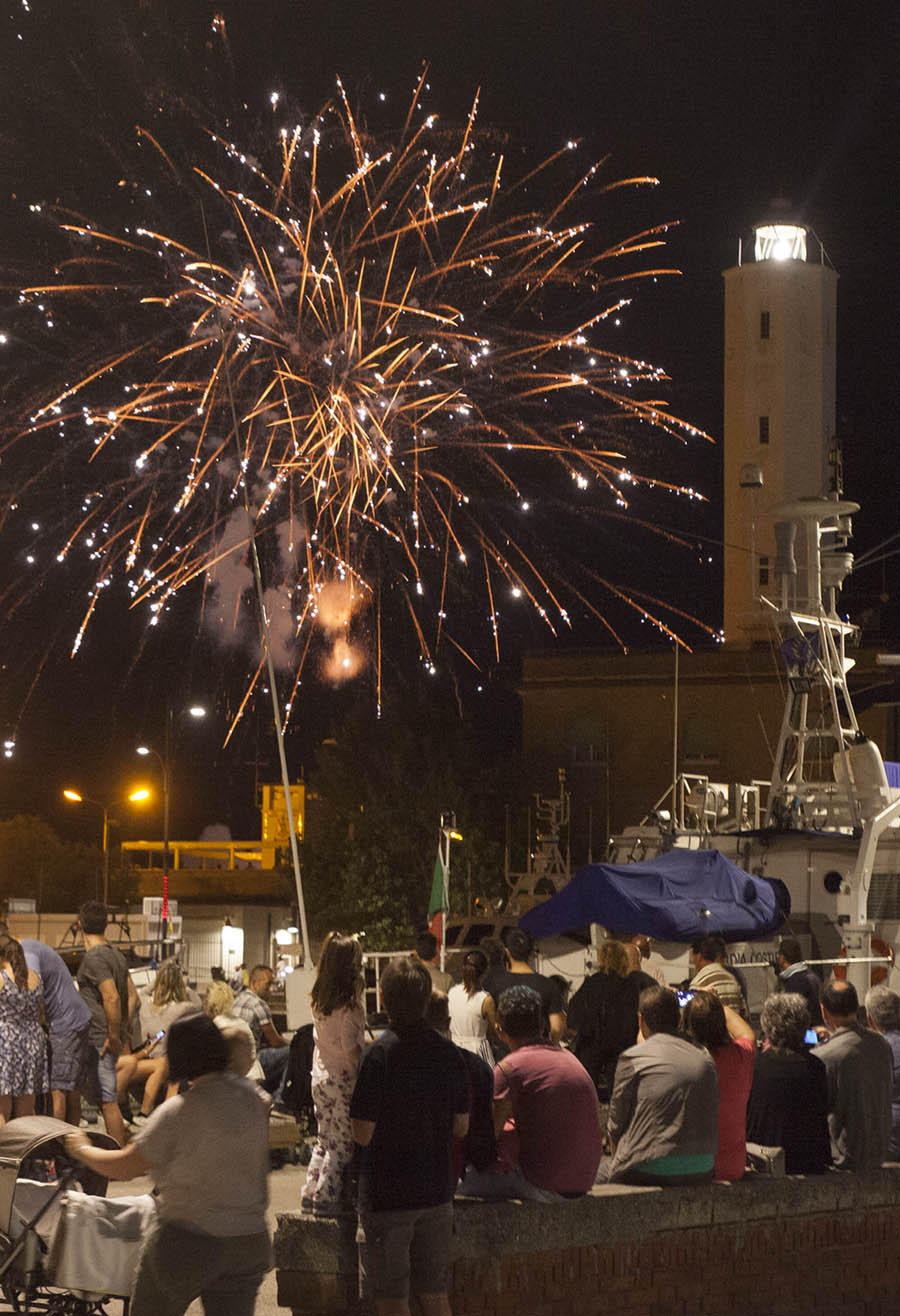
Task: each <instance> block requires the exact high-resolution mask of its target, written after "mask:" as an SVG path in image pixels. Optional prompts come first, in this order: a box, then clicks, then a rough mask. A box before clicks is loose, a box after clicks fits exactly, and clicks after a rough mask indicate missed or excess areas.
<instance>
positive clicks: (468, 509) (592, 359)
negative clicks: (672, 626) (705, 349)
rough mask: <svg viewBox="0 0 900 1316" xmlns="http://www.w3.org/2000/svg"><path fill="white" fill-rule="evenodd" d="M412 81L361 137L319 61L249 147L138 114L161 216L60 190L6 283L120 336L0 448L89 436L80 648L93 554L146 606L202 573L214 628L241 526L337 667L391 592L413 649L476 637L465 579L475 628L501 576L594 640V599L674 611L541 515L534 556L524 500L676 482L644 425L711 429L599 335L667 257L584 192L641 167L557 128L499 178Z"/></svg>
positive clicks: (62, 445) (270, 580)
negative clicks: (180, 137)
mask: <svg viewBox="0 0 900 1316" xmlns="http://www.w3.org/2000/svg"><path fill="white" fill-rule="evenodd" d="M423 94H424V83H423V82H420V83H419V85H418V87H417V88H416V90H415V94H414V96H413V98H412V103H411V105H410V108H409V112H408V114H407V116H406V120H405V123H404V125H403V128H402V130H401V131H400V132H399V134H395V135H394V136H393V138H391V139H385V138H382V137H381V136H378V135H375V134H371V133H369V132H368V131H366V130H364V129H363V128H361V127H360V126H359V125H358V124H357V121H356V119H355V117H354V114H353V112H352V111H351V109H350V106H349V103H348V101H347V99H346V97H345V96H344V93H343V89H342V88H341V87H340V84H339V95H338V97H337V98H336V100H335V102H334V103H332V104H330V105H328V106H326V107H325V108H324V109H323V110H322V111H321V112H320V113H319V114H318V115H317V116H316V117H315V118H314V119H312V120H307V121H305V122H302V123H298V124H296V125H290V126H284V127H280V126H279V127H274V128H273V130H272V134H271V136H272V137H273V138H274V141H270V143H269V146H268V147H267V148H266V151H265V152H264V151H262V150H261V151H259V152H258V153H257V154H256V155H251V154H249V153H248V152H247V151H246V150H243V149H242V148H241V147H240V146H239V145H237V144H236V143H235V142H234V141H232V140H230V139H228V138H226V137H224V136H221V135H216V134H213V133H210V134H209V135H208V140H209V152H208V154H209V159H210V162H209V163H206V162H205V161H204V163H203V165H202V166H201V165H200V164H199V163H195V164H194V166H193V167H192V169H190V170H186V171H182V170H181V169H180V168H179V167H177V166H176V165H175V164H174V163H173V161H172V159H171V158H170V156H169V155H168V154H167V153H166V151H165V150H164V148H163V145H162V143H161V141H160V140H159V134H158V133H157V135H156V136H155V137H154V136H151V135H150V134H149V133H147V132H144V133H143V134H142V135H141V142H142V148H143V150H144V151H145V152H146V153H148V154H152V156H153V159H154V161H155V162H156V165H158V172H159V175H160V182H159V184H158V186H157V187H155V188H150V187H149V186H148V187H143V186H142V187H141V188H137V186H136V185H134V184H129V185H128V186H131V187H132V188H133V191H134V193H135V195H137V196H139V195H140V193H141V192H142V191H146V192H147V193H148V195H149V193H150V192H151V191H154V192H155V194H156V197H157V201H158V199H159V197H160V196H162V195H165V196H166V197H167V198H169V200H168V202H167V205H166V208H165V213H166V215H167V216H168V217H169V218H168V219H167V220H165V221H157V222H153V221H151V220H150V219H149V218H148V219H146V220H145V221H144V222H142V223H141V224H139V225H129V226H124V227H122V228H115V229H114V228H113V227H111V226H110V227H107V228H103V227H98V226H96V225H95V224H93V223H88V222H85V221H83V220H80V219H76V218H73V217H72V216H70V215H66V216H56V217H55V218H56V219H57V220H58V221H59V222H60V225H61V227H62V229H63V231H64V232H65V233H66V234H68V241H69V242H70V244H71V247H70V254H69V258H68V260H67V261H65V262H63V263H61V265H60V266H59V269H58V277H56V278H55V279H54V280H53V281H45V282H43V283H42V284H41V285H40V286H31V287H29V288H27V289H25V290H24V291H23V293H22V300H23V301H24V302H26V303H32V304H40V306H41V307H42V308H45V309H44V313H45V314H52V313H53V312H52V311H48V310H46V308H47V307H53V306H55V307H58V306H59V304H60V303H61V302H63V301H64V300H67V301H68V302H69V303H71V305H70V306H69V308H68V311H69V316H70V318H71V316H72V313H73V311H74V312H76V318H77V313H78V311H79V309H80V311H81V312H83V313H85V315H87V314H90V315H92V316H94V317H96V316H97V315H98V314H99V315H100V317H101V319H100V321H99V324H100V326H101V330H102V332H103V336H104V339H105V341H106V342H107V344H108V343H109V342H110V341H113V342H114V343H115V347H114V349H112V350H110V349H109V348H107V350H106V351H105V352H104V353H103V354H102V355H95V357H94V359H92V360H91V362H90V364H89V365H86V366H84V368H82V369H80V370H79V371H78V372H77V373H74V372H73V374H72V376H71V382H68V381H67V382H66V385H65V387H62V388H60V389H59V390H58V391H57V392H56V394H55V395H54V396H53V397H51V398H49V399H48V400H46V401H44V402H43V403H42V404H41V405H40V406H39V407H37V408H36V409H33V410H32V411H31V414H30V415H29V416H28V418H27V423H25V424H23V425H22V426H21V427H20V429H19V432H18V433H17V434H16V435H15V436H14V437H12V438H10V439H9V440H8V441H7V443H6V447H7V448H9V447H11V446H12V445H14V444H15V445H19V447H20V449H22V450H24V452H25V456H26V459H32V458H33V460H34V462H35V472H37V471H38V470H40V471H44V470H46V469H47V468H48V467H50V466H52V463H53V461H55V460H60V459H61V458H62V456H63V455H64V456H65V460H66V464H67V469H68V470H69V472H71V470H72V468H73V462H76V461H80V462H82V463H83V464H84V470H85V474H86V477H87V478H86V481H85V488H86V490H87V492H86V494H85V496H84V499H83V501H82V502H81V504H80V507H79V509H78V513H77V516H74V517H73V519H72V523H71V524H70V525H69V526H68V527H67V530H66V533H65V534H64V536H63V537H62V541H61V543H60V545H59V549H58V557H59V560H64V559H66V558H67V557H70V556H72V555H75V554H86V555H87V557H88V559H89V561H90V562H91V563H92V574H93V585H92V587H91V589H90V593H89V598H88V601H87V605H86V607H85V610H84V614H83V616H82V619H81V623H80V626H79V628H78V632H77V635H76V637H75V646H74V647H75V648H76V649H77V647H78V644H79V643H80V640H81V637H82V636H83V634H84V630H85V627H86V626H87V625H88V623H89V622H90V619H91V617H92V615H93V614H94V613H95V611H96V608H97V606H98V601H99V599H100V597H101V595H102V593H103V591H104V589H106V587H107V586H109V585H110V584H111V583H113V582H115V581H124V583H125V585H126V586H127V589H128V592H129V595H130V599H131V602H132V604H133V606H144V607H147V608H149V609H150V610H151V620H152V622H153V623H155V622H156V621H157V620H159V619H160V618H161V617H162V615H163V614H164V612H165V610H166V608H167V607H168V606H169V603H170V601H171V599H172V596H173V595H174V594H175V593H176V592H177V591H179V590H182V589H184V588H185V587H187V586H189V585H191V583H192V582H194V583H196V584H197V585H201V584H202V587H203V590H204V597H205V602H204V608H205V609H206V611H207V613H208V614H209V615H210V617H212V618H213V619H215V620H216V621H217V622H218V623H219V624H220V625H222V626H223V627H226V628H227V627H229V626H231V627H234V625H235V618H236V617H237V616H238V615H239V613H240V609H241V606H242V604H241V599H242V596H243V594H244V591H245V588H246V586H247V585H248V584H249V583H250V582H249V578H245V576H246V577H249V568H248V567H247V565H246V563H247V560H248V547H249V546H250V544H251V540H252V541H255V543H256V544H257V545H258V546H259V549H260V552H261V554H262V558H263V563H264V574H265V576H266V607H267V612H268V615H269V622H270V624H271V626H272V627H273V630H274V631H275V632H277V635H279V636H281V639H280V640H278V644H279V650H280V662H281V665H282V666H288V665H290V666H292V667H293V670H294V671H295V672H297V673H299V670H300V668H301V667H302V663H303V660H304V658H305V656H306V654H307V652H308V649H309V644H310V638H311V637H312V636H313V634H318V635H319V636H320V637H327V638H326V643H327V645H329V646H331V647H330V653H329V656H328V661H329V671H330V674H331V675H332V676H333V677H335V678H339V677H341V676H350V675H353V674H355V673H356V672H357V671H358V670H359V668H360V665H361V663H362V661H363V652H362V651H361V648H360V646H361V645H362V646H363V648H364V650H365V655H366V660H367V661H368V660H369V659H372V660H373V661H374V663H375V665H376V669H377V671H378V672H379V673H380V665H381V647H382V646H381V636H382V632H383V625H382V621H383V619H384V618H387V617H390V618H391V619H392V620H393V619H394V618H395V617H396V616H397V612H398V607H399V608H400V609H401V610H402V611H403V612H404V613H405V614H406V615H407V616H408V618H409V620H410V621H411V623H412V626H413V629H414V634H415V639H416V644H417V646H418V651H419V653H420V656H421V658H422V660H423V662H425V663H426V664H427V665H429V666H433V664H434V663H435V661H436V656H437V655H438V653H439V652H440V651H441V650H442V648H443V647H445V646H447V645H449V646H450V647H451V649H452V650H453V651H458V652H460V653H462V654H464V655H465V657H466V658H468V659H469V660H470V661H471V662H472V663H474V664H476V665H477V664H478V662H479V661H480V657H479V651H480V647H481V646H480V644H479V639H478V635H477V631H478V627H477V626H475V625H474V624H473V600H475V599H477V600H479V602H478V603H477V604H475V605H474V606H475V610H476V613H477V618H478V619H479V620H480V619H481V618H484V622H485V626H484V628H483V633H484V634H485V635H486V636H487V638H488V640H489V648H490V650H493V653H494V654H495V655H499V643H500V619H501V613H502V612H503V611H504V609H507V608H508V607H511V606H514V604H513V601H515V600H521V601H522V602H525V603H527V604H529V605H530V607H531V608H532V609H533V610H534V611H535V612H536V614H537V615H538V616H539V618H540V619H541V621H542V622H543V623H545V624H546V626H547V627H548V628H549V630H550V631H551V632H553V633H554V634H556V633H557V632H558V631H559V630H560V629H561V628H565V627H568V626H570V625H571V617H572V615H573V611H575V610H577V612H578V615H580V616H583V615H585V614H590V615H592V616H594V617H595V618H598V619H600V620H601V621H602V622H603V623H604V624H605V625H606V626H607V627H608V628H609V630H610V632H611V633H612V634H614V635H616V638H617V639H618V634H617V633H616V630H615V627H614V623H613V622H612V621H610V619H609V617H608V615H607V612H608V604H609V601H610V600H611V599H615V600H617V602H618V604H619V605H621V604H623V603H624V604H625V605H627V606H628V607H630V608H632V609H634V610H635V611H636V612H637V613H638V614H639V615H640V616H642V617H643V618H645V619H648V620H651V621H653V622H654V623H655V624H657V625H659V626H660V627H661V628H662V629H664V630H666V631H667V632H668V633H669V634H671V633H672V632H671V631H669V628H668V625H667V622H666V620H665V618H666V616H669V617H672V616H674V615H676V611H677V610H675V609H674V608H671V607H669V606H668V605H667V604H666V603H665V602H664V601H662V600H659V599H654V598H652V596H650V595H647V594H639V593H638V592H636V591H634V590H629V588H628V587H627V586H626V585H625V584H623V583H622V582H616V581H613V580H610V579H607V578H606V577H605V576H604V575H602V574H600V573H598V572H597V571H596V569H595V568H593V567H590V569H588V570H584V571H579V570H578V569H577V568H576V567H575V566H574V565H573V563H574V560H575V557H574V556H573V555H572V554H571V553H570V552H568V550H566V551H563V549H562V548H561V547H560V544H559V543H554V544H553V546H552V558H553V562H554V565H553V566H552V567H551V566H550V565H548V559H549V557H550V556H551V553H550V545H549V544H548V543H547V542H546V540H545V539H544V538H543V536H542V533H541V532H540V531H537V530H535V529H532V528H530V526H529V512H530V511H531V508H532V504H533V501H534V499H535V496H536V495H537V496H538V497H539V496H540V495H541V494H544V495H551V494H552V496H553V497H554V498H555V499H556V500H557V505H558V506H559V507H561V508H563V509H564V508H565V505H566V504H567V503H568V504H569V505H572V504H577V505H580V506H584V505H585V504H590V505H591V506H592V510H593V511H594V512H596V513H598V514H600V515H608V516H613V517H621V518H623V519H626V520H627V519H628V517H629V516H631V515H632V513H630V511H629V491H632V492H633V491H634V489H635V487H636V486H639V485H645V486H649V487H653V488H656V489H658V490H660V491H661V492H665V491H667V492H669V493H678V494H681V495H686V496H689V497H698V496H699V495H697V494H696V492H695V491H694V490H693V489H689V488H682V487H679V486H676V485H673V484H668V483H666V482H664V481H662V480H660V479H658V478H656V477H654V476H653V475H652V474H651V473H648V472H646V471H644V472H642V471H641V470H640V469H639V465H640V460H641V459H640V452H641V441H642V438H646V437H648V436H649V434H650V432H651V431H652V430H656V431H662V432H665V433H667V434H669V435H672V436H674V437H675V438H677V439H680V440H687V439H690V438H693V437H697V436H698V435H699V436H700V437H702V438H704V439H705V438H706V437H707V436H705V435H700V432H699V431H698V430H697V429H695V428H694V427H693V426H691V425H689V424H687V423H685V422H682V421H679V420H678V419H676V418H674V417H672V416H671V415H670V414H669V413H668V411H667V410H666V407H665V403H664V402H663V401H661V400H660V398H659V396H658V394H659V391H660V390H659V385H660V383H661V381H662V379H663V378H664V376H663V374H662V372H661V371H660V370H659V369H658V368H655V367H653V366H651V365H648V364H647V363H645V362H642V361H637V360H634V359H631V358H627V357H625V356H622V355H620V354H617V353H615V352H612V351H610V350H608V349H604V347H603V346H602V341H603V337H604V328H605V324H606V322H608V321H610V320H612V319H615V318H616V317H617V316H618V315H619V314H620V313H621V312H622V310H623V308H624V307H625V306H626V305H627V303H628V301H629V295H628V291H627V290H628V289H629V288H630V287H631V286H632V285H633V281H634V280H635V279H639V278H647V277H648V276H656V275H658V274H660V273H669V272H671V271H668V270H666V271H663V270H660V269H657V268H648V267H647V265H646V264H641V266H640V268H637V269H636V268H634V266H635V260H634V258H635V257H638V258H639V261H640V262H644V261H645V260H646V255H647V253H650V252H655V251H656V250H657V249H658V248H659V247H660V246H661V245H662V243H663V231H664V228H665V227H666V226H664V225H660V226H659V227H657V228H651V229H648V230H645V231H643V232H641V233H638V234H636V235H634V236H631V237H629V238H628V239H626V240H624V241H617V242H614V243H612V244H609V243H604V242H603V241H602V240H601V238H600V235H599V233H598V227H597V210H598V197H600V196H601V195H602V194H603V193H604V192H606V191H609V190H611V189H612V188H618V187H623V186H626V185H628V186H640V185H648V184H652V183H653V182H655V180H654V179H650V178H632V179H626V180H616V181H614V182H608V181H607V182H604V180H603V175H602V171H601V169H600V167H599V166H597V165H592V166H591V167H590V168H588V169H586V170H584V169H583V170H578V169H575V170H573V168H572V165H573V162H574V161H575V160H576V159H577V154H578V152H577V149H576V143H574V142H569V143H566V144H564V145H563V146H562V147H561V149H560V150H559V151H558V152H557V153H556V154H554V155H552V156H551V157H550V158H549V159H546V160H544V161H542V162H541V163H540V164H539V165H538V166H537V167H536V168H533V169H531V170H529V171H527V172H526V173H525V174H524V176H522V177H519V178H516V179H514V180H510V179H508V178H507V173H508V172H509V171H508V168H507V164H506V161H505V159H504V155H503V154H502V153H501V151H500V149H499V146H498V145H497V143H496V141H495V140H492V139H491V137H490V135H489V134H485V135H484V137H482V136H481V135H480V133H479V131H478V130H477V129H476V124H475V119H476V109H477V99H476V104H475V105H474V106H473V108H472V113H471V115H470V117H469V120H468V122H467V123H466V124H465V126H464V127H463V128H462V130H461V131H459V132H458V133H456V134H451V133H450V132H445V131H443V130H442V128H441V127H440V125H439V124H438V122H437V120H436V118H435V117H434V116H432V115H429V114H427V113H426V112H425V110H424V108H423V104H422V97H423ZM273 103H274V102H273ZM560 174H562V175H564V176H565V179H566V181H565V183H564V184H563V185H562V186H560V184H559V182H558V177H559V175H560ZM146 181H147V180H144V179H142V184H143V183H145V182H146ZM123 185H125V180H123ZM548 197H550V198H551V199H550V200H549V201H548V200H547V198H548ZM148 205H149V203H148ZM172 216H176V217H178V223H177V224H173V222H172V219H171V217H172ZM179 225H180V227H179ZM88 308H90V309H89V311H88ZM94 323H95V324H96V323H98V322H97V321H96V319H95V320H94ZM21 492H22V489H21V488H20V489H19V494H18V495H17V498H16V502H18V501H20V495H21ZM7 511H8V512H9V508H8V509H7ZM561 515H565V511H564V510H563V511H562V512H561ZM560 539H561V540H564V539H565V534H564V532H563V531H561V532H560ZM575 556H577V555H575ZM242 573H243V574H242ZM518 606H521V604H519V605H518ZM680 615H682V616H683V615H684V614H680ZM361 636H362V637H363V639H361V638H360V637H361Z"/></svg>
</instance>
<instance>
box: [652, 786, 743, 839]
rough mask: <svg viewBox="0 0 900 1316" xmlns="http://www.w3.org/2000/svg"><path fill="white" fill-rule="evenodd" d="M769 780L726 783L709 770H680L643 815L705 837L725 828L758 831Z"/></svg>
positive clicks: (665, 827) (667, 828)
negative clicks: (711, 776)
mask: <svg viewBox="0 0 900 1316" xmlns="http://www.w3.org/2000/svg"><path fill="white" fill-rule="evenodd" d="M768 787H769V782H768V781H758V780H757V781H752V782H750V784H749V785H745V784H742V783H740V782H734V783H732V784H731V785H725V784H724V783H722V782H717V781H712V780H711V779H710V777H709V776H708V775H707V774H705V773H699V772H680V773H679V774H678V777H677V778H676V779H675V781H674V782H672V784H671V785H669V786H667V787H666V789H665V791H664V792H663V794H662V795H661V796H660V797H659V799H658V800H657V801H656V803H655V804H654V805H653V807H652V809H650V811H649V813H647V814H645V816H644V817H643V818H642V819H641V826H642V827H644V826H648V825H652V824H653V823H655V824H656V825H657V826H658V827H659V829H660V831H662V832H676V833H683V832H691V833H697V834H699V836H700V837H701V838H703V837H708V836H711V835H713V834H714V833H720V832H723V831H732V832H737V831H748V830H749V831H755V830H757V829H758V828H759V826H760V821H761V818H762V810H763V803H764V794H765V791H767V790H768Z"/></svg>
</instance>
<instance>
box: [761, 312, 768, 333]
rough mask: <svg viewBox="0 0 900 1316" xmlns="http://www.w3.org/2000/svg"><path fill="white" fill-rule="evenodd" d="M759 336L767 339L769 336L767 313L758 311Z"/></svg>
mask: <svg viewBox="0 0 900 1316" xmlns="http://www.w3.org/2000/svg"><path fill="white" fill-rule="evenodd" d="M759 336H760V338H768V336H769V312H768V311H760V313H759Z"/></svg>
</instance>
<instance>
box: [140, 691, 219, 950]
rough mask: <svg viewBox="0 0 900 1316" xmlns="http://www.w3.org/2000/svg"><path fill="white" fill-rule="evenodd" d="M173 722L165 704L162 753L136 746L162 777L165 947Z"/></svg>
mask: <svg viewBox="0 0 900 1316" xmlns="http://www.w3.org/2000/svg"><path fill="white" fill-rule="evenodd" d="M183 715H186V716H187V717H192V718H193V719H194V720H195V721H199V720H200V719H201V718H203V717H206V709H205V708H204V707H203V706H202V704H191V705H189V707H188V708H186V709H184V710H183ZM174 720H175V714H174V711H173V709H172V705H171V704H170V703H167V704H166V723H165V738H164V741H163V751H162V753H160V751H159V750H158V749H153V747H152V746H151V745H138V747H137V752H138V754H140V755H142V756H143V757H144V758H146V757H147V755H149V754H152V755H153V757H154V758H156V759H158V760H159V769H160V773H161V775H162V791H163V897H162V900H163V903H162V927H161V933H162V942H163V947H165V941H166V937H167V935H168V931H169V806H170V802H171V795H172V790H171V785H172V782H171V753H172V724H173V722H174Z"/></svg>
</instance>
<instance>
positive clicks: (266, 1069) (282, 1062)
mask: <svg viewBox="0 0 900 1316" xmlns="http://www.w3.org/2000/svg"><path fill="white" fill-rule="evenodd" d="M290 1052H291V1048H290V1047H289V1046H261V1047H260V1048H259V1051H258V1052H257V1056H258V1058H259V1063H260V1064H261V1065H262V1069H263V1073H264V1074H265V1078H264V1079H263V1083H262V1086H263V1087H264V1088H265V1090H266V1091H267V1092H271V1094H272V1096H273V1097H274V1099H275V1100H276V1101H280V1100H281V1098H282V1096H283V1095H284V1080H285V1077H286V1076H287V1064H288V1056H289V1055H290Z"/></svg>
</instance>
